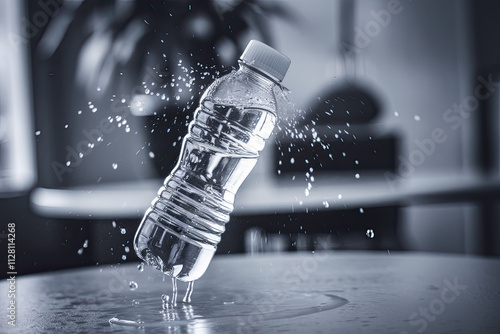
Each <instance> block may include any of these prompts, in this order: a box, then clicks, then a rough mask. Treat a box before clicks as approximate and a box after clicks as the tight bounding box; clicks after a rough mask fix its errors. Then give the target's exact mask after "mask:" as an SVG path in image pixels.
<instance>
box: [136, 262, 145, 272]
mask: <svg viewBox="0 0 500 334" xmlns="http://www.w3.org/2000/svg"><path fill="white" fill-rule="evenodd" d="M137 270H139V271H144V262H141V263H139V264H138V265H137Z"/></svg>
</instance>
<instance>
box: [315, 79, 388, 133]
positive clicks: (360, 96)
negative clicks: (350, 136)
mask: <svg viewBox="0 0 500 334" xmlns="http://www.w3.org/2000/svg"><path fill="white" fill-rule="evenodd" d="M320 96H321V101H319V102H318V103H316V104H315V105H314V106H312V107H311V111H312V112H311V113H309V118H310V120H314V122H315V123H316V124H317V125H328V124H329V125H342V126H345V125H346V123H349V124H350V125H356V124H367V123H370V122H372V121H374V119H375V118H376V117H377V115H379V113H380V103H379V101H378V100H377V98H376V97H375V95H374V94H373V93H372V92H369V91H368V90H367V89H365V88H361V85H355V84H350V83H343V84H342V83H341V84H340V85H339V86H337V85H335V86H333V87H332V89H329V90H327V91H325V92H323V93H322V94H320Z"/></svg>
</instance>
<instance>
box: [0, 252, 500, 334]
mask: <svg viewBox="0 0 500 334" xmlns="http://www.w3.org/2000/svg"><path fill="white" fill-rule="evenodd" d="M134 282H135V284H134ZM131 283H132V284H131ZM186 285H187V284H185V283H183V282H179V284H178V286H179V298H178V302H177V305H176V306H169V307H167V308H165V309H164V308H162V302H161V295H162V294H167V293H168V294H171V281H170V280H169V279H168V277H167V279H166V280H164V279H163V275H162V274H161V273H160V272H159V271H157V270H155V269H153V268H151V267H145V268H144V270H143V271H142V272H141V271H139V270H138V269H137V263H136V264H126V265H116V266H109V265H106V266H104V265H103V266H96V267H90V268H83V269H73V270H65V271H59V272H52V273H43V274H35V275H26V276H18V277H16V280H15V325H16V326H15V327H13V326H11V325H9V324H8V321H9V320H8V314H9V310H8V307H9V301H10V300H12V299H10V298H8V290H9V288H10V287H11V286H10V283H9V282H8V281H6V280H4V281H3V282H2V283H1V284H0V291H2V293H1V295H0V296H1V297H0V309H1V310H2V312H3V313H4V316H2V318H1V319H2V323H1V325H0V328H1V330H0V332H2V333H136V332H137V333H274V332H277V333H289V332H291V333H498V326H499V325H500V320H499V318H500V316H499V314H500V259H498V258H480V257H466V256H456V255H437V254H423V253H391V254H388V253H385V252H383V253H381V252H317V253H287V254H272V255H261V256H252V257H251V256H246V255H233V256H230V255H228V256H218V257H216V258H215V259H214V260H213V261H212V263H211V265H210V267H209V269H208V271H207V273H206V274H205V275H204V276H203V277H202V278H201V279H200V280H198V281H196V282H195V286H194V293H193V295H192V302H191V303H183V302H182V294H183V292H184V291H185V290H186ZM110 319H114V321H111V322H110ZM117 319H119V321H118V322H119V324H116V321H117ZM114 322H115V323H114Z"/></svg>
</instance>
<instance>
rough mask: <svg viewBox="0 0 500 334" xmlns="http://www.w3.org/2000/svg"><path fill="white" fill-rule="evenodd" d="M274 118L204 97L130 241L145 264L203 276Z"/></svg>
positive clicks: (180, 275) (183, 276)
mask: <svg viewBox="0 0 500 334" xmlns="http://www.w3.org/2000/svg"><path fill="white" fill-rule="evenodd" d="M275 121H276V116H275V115H274V113H272V112H270V111H269V110H266V109H262V108H243V107H237V106H235V105H227V104H220V103H214V102H213V101H211V100H208V99H206V100H205V101H204V102H203V103H202V106H200V107H199V108H198V109H197V111H196V113H195V118H194V120H193V121H192V123H191V125H190V131H189V134H188V135H187V136H186V137H185V138H184V140H183V144H182V148H181V154H180V158H179V161H178V163H177V165H176V166H175V168H174V170H173V171H172V173H171V174H170V176H169V177H167V178H166V180H165V182H164V185H163V187H162V188H161V189H160V190H159V195H158V197H157V198H156V199H155V200H154V201H153V203H152V206H151V208H150V209H149V210H148V212H146V214H145V217H144V219H143V222H142V225H141V228H140V231H139V232H138V234H137V236H136V239H135V242H134V244H135V247H136V252H137V253H138V254H140V256H141V257H142V258H143V259H144V260H145V262H146V263H147V264H150V265H153V266H154V267H156V268H157V269H159V270H161V271H162V272H163V273H165V274H168V275H170V276H172V277H174V278H176V279H179V280H181V281H186V282H189V281H193V280H196V279H198V278H199V277H200V276H201V275H203V273H204V271H205V270H206V268H207V267H208V265H209V263H210V261H211V259H212V256H213V254H214V253H215V250H216V246H217V244H218V243H219V241H220V239H221V234H222V233H223V232H224V230H225V227H224V225H225V224H226V223H227V222H228V221H229V215H230V213H231V212H232V211H233V203H234V197H235V194H236V192H237V190H238V188H239V187H240V185H241V184H242V182H243V181H244V180H245V178H246V177H247V175H248V174H249V173H250V171H251V170H252V169H253V167H254V166H255V164H256V163H257V159H258V157H259V151H260V150H262V149H263V148H264V145H265V139H267V137H268V136H269V135H270V134H271V132H272V129H273V128H274V124H275Z"/></svg>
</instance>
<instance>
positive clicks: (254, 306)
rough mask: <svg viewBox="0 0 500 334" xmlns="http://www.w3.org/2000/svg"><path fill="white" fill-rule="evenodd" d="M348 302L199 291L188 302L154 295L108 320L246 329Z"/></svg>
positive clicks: (322, 296)
mask: <svg viewBox="0 0 500 334" xmlns="http://www.w3.org/2000/svg"><path fill="white" fill-rule="evenodd" d="M346 303H348V301H347V300H346V299H344V298H341V297H338V296H336V295H333V294H330V293H322V292H307V293H305V292H290V291H286V292H275V293H273V292H270V293H269V292H266V293H264V292H258V291H254V290H233V291H229V290H227V291H217V292H216V293H214V291H199V294H197V295H196V300H194V301H193V302H192V303H185V302H177V304H176V305H173V304H167V305H165V304H163V307H162V300H161V298H160V297H159V296H157V295H153V294H151V295H149V296H148V295H146V296H145V297H144V299H141V300H140V301H139V302H137V301H136V302H135V303H133V305H132V306H127V307H123V312H119V313H117V314H115V316H114V317H113V318H111V319H110V320H109V323H110V324H111V326H112V327H116V328H120V327H123V326H125V327H136V328H148V329H154V328H156V329H160V328H169V327H182V328H187V329H196V328H205V329H210V328H212V329H215V328H221V327H224V326H228V325H230V326H233V327H232V328H233V329H236V327H234V326H237V327H241V328H249V327H254V326H259V325H261V324H263V323H264V322H266V321H272V320H279V319H288V318H295V317H299V316H304V315H310V314H315V313H320V312H325V311H329V310H333V309H336V308H338V307H340V306H342V305H345V304H346Z"/></svg>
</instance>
